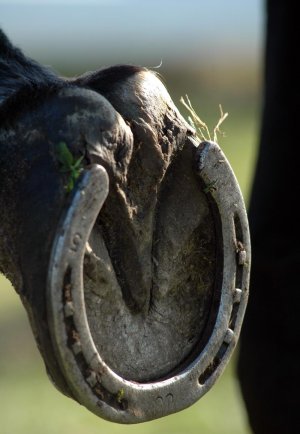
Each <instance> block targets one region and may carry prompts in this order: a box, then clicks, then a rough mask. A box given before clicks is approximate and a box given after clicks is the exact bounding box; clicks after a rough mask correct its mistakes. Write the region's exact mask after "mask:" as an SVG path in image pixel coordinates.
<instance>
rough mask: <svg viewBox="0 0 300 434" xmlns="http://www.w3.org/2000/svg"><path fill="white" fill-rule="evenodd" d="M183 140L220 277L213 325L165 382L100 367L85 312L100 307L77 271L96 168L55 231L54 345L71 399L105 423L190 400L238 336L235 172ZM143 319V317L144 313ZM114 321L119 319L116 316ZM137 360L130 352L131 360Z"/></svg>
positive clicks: (99, 178) (243, 241) (96, 189)
mask: <svg viewBox="0 0 300 434" xmlns="http://www.w3.org/2000/svg"><path fill="white" fill-rule="evenodd" d="M189 140H190V146H194V147H195V148H196V147H197V150H196V154H195V155H196V159H195V163H196V169H195V170H196V172H197V174H198V176H199V189H202V190H203V191H205V192H206V198H207V200H208V201H209V203H210V210H211V217H212V219H213V220H214V224H215V228H216V232H217V241H216V244H215V247H216V250H217V251H216V256H217V257H218V262H219V270H218V274H219V275H218V279H217V280H216V283H215V284H216V287H215V289H214V295H212V297H214V307H213V309H214V310H215V313H216V315H215V318H214V322H213V324H212V323H210V322H208V323H206V328H207V329H206V331H205V332H206V334H208V335H209V337H208V340H207V343H206V345H205V347H204V348H199V351H198V352H197V348H196V350H194V352H193V357H192V358H190V359H189V360H188V363H186V364H183V365H182V364H181V363H180V362H181V361H180V357H179V359H178V366H177V369H176V367H175V369H174V367H173V372H172V370H171V372H170V373H169V374H166V375H165V376H164V378H160V375H159V372H158V374H157V378H156V379H155V378H153V379H152V380H151V381H145V382H143V381H132V380H130V379H128V378H126V376H122V375H118V374H117V373H116V372H115V371H114V370H113V369H112V368H111V366H110V365H109V364H107V363H105V361H104V360H103V355H102V353H101V351H99V350H98V349H97V339H98V334H97V333H96V334H95V333H94V335H93V332H92V331H91V327H90V322H89V319H88V317H89V316H90V315H91V312H90V310H92V311H97V310H98V309H99V304H97V303H94V305H91V304H87V303H86V289H85V288H84V281H83V270H84V257H85V256H86V257H88V256H89V255H90V254H91V248H90V246H89V244H88V240H89V237H90V234H91V232H92V229H93V226H94V223H95V221H96V219H97V216H98V213H99V211H100V209H101V207H102V205H103V202H104V200H105V197H106V195H107V193H108V178H107V175H106V172H105V170H104V169H103V168H102V167H100V166H97V165H95V166H93V167H92V168H91V169H89V170H86V171H85V173H84V175H83V177H82V179H81V182H80V183H79V185H78V188H77V191H76V193H74V195H73V199H72V203H71V205H70V207H69V208H68V209H67V211H66V213H65V216H64V218H63V220H62V222H61V225H60V227H59V228H58V231H57V236H56V240H55V243H54V246H53V251H52V257H51V262H50V266H49V280H48V301H49V304H48V306H49V317H50V318H51V321H50V328H51V334H52V338H53V342H54V343H55V347H56V351H57V355H58V358H59V363H60V366H61V369H62V371H63V374H64V376H65V378H66V379H67V382H68V384H69V386H70V388H71V390H72V392H73V394H74V396H75V398H76V399H77V400H78V401H79V402H81V403H82V404H84V405H85V406H86V407H87V408H89V409H90V410H91V411H92V412H94V413H96V414H97V415H99V416H101V417H103V418H105V419H108V420H111V421H115V422H120V423H137V422H143V421H146V420H151V419H154V418H157V417H161V416H164V415H166V414H170V413H173V412H177V411H179V410H181V409H183V408H185V407H187V406H189V405H191V404H192V403H194V402H195V401H196V400H197V399H199V398H200V397H201V396H202V395H203V394H204V393H206V392H207V391H208V390H209V389H210V387H211V386H212V385H213V384H214V382H215V381H216V379H217V378H218V377H219V375H220V374H221V372H222V371H223V369H224V367H225V366H226V363H227V361H228V359H229V357H230V355H231V353H232V351H233V349H234V347H235V344H236V342H237V339H238V335H239V332H240V327H241V323H242V319H243V315H244V311H245V307H246V302H247V297H248V285H249V282H248V279H249V267H250V242H249V233H248V225H247V218H246V213H245V208H244V204H243V200H242V197H241V193H240V190H239V187H238V185H237V182H236V179H235V177H234V174H233V173H232V170H231V168H230V166H229V164H228V162H227V160H226V158H225V156H224V154H223V153H222V152H221V150H220V148H219V147H218V145H216V144H215V143H209V142H207V143H201V144H200V145H199V146H198V144H197V143H195V142H194V143H193V139H189ZM187 272H188V271H187ZM201 272H205V270H199V278H201ZM99 285H100V288H98V291H99V292H98V300H99V303H101V282H99ZM182 289H183V290H184V288H182ZM216 294H219V296H216ZM88 300H89V298H88ZM95 300H96V299H95ZM95 300H94V301H95ZM116 303H117V300H116ZM199 316H201V312H200V311H199ZM174 318H175V319H176V320H178V318H176V317H174ZM144 320H145V321H146V320H147V318H146V316H144ZM119 321H121V322H122V316H121V315H120V317H119ZM181 321H182V322H183V323H184V321H185V318H184V317H182V318H181ZM168 326H169V327H171V325H170V324H169V325H168ZM204 328H205V327H204ZM129 332H130V330H129ZM99 333H101V327H100V329H99ZM111 339H112V346H113V345H114V340H116V341H117V337H116V331H115V330H114V329H112V330H111ZM167 346H168V342H166V347H167ZM166 352H167V354H168V351H166ZM147 356H148V357H149V358H150V359H151V354H148V355H147V353H145V354H144V355H143V357H145V358H146V360H147ZM139 357H140V355H139V354H136V358H139ZM116 363H120V364H121V363H122V361H121V360H117V361H116Z"/></svg>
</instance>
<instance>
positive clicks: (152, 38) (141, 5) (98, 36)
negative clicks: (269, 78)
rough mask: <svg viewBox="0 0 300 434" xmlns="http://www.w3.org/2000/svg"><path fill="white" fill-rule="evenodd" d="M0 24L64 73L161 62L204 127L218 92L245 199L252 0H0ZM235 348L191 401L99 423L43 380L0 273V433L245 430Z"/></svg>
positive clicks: (253, 138)
mask: <svg viewBox="0 0 300 434" xmlns="http://www.w3.org/2000/svg"><path fill="white" fill-rule="evenodd" d="M50 3H51V4H50ZM0 26H1V27H2V28H3V30H4V31H6V32H7V33H8V35H9V36H10V37H11V39H12V40H13V41H14V42H15V43H16V44H17V45H18V46H20V47H21V48H22V49H23V50H24V51H25V52H26V53H27V54H28V55H30V56H31V57H33V58H35V59H36V60H38V61H40V62H42V63H45V64H48V65H51V66H52V67H53V68H54V69H56V70H57V71H59V72H60V73H61V74H62V75H65V76H71V75H77V74H80V73H82V72H84V71H86V70H92V69H96V68H98V67H100V66H104V65H110V64H116V63H134V64H140V65H145V66H148V67H155V65H159V64H160V63H161V62H162V65H161V66H160V68H159V69H158V70H157V71H158V72H159V73H160V75H161V77H162V80H163V82H164V83H165V85H166V86H167V88H168V90H169V92H170V94H171V96H172V98H173V100H174V102H175V104H176V105H177V106H178V108H179V109H180V111H181V112H182V114H183V115H185V116H186V115H187V113H186V112H185V109H184V107H183V106H181V104H180V103H179V99H180V96H182V95H185V94H188V95H189V97H190V99H191V101H192V103H193V105H194V107H195V109H196V111H197V112H198V114H199V115H200V116H201V118H202V119H203V120H204V121H206V122H207V124H208V125H209V126H210V127H211V129H212V128H213V127H214V125H215V124H216V122H217V120H218V117H219V109H218V104H219V103H221V104H222V106H223V110H224V111H227V112H229V117H228V119H227V120H226V121H225V123H224V125H223V128H222V129H223V131H224V132H225V136H224V137H220V140H219V142H220V145H221V147H222V148H223V150H224V152H225V154H226V156H227V158H228V159H229V161H230V163H231V165H232V167H233V169H234V171H235V173H236V176H237V178H238V181H239V183H240V186H241V189H242V191H243V194H244V197H245V201H246V203H248V199H249V193H250V189H251V183H252V176H253V170H254V165H255V159H256V149H257V143H258V136H259V118H260V110H261V69H262V68H261V52H262V48H261V47H262V39H263V38H262V35H263V3H261V2H260V1H259V0H252V1H251V2H241V1H239V0H226V2H225V1H223V0H211V1H204V0H195V1H193V0H186V1H183V0H182V1H175V0H174V1H171V0H166V1H162V0H161V1H158V0H152V1H150V0H149V1H148V0H145V1H138V0H111V1H108V0H106V1H105V0H99V1H96V0H95V1H93V0H86V1H85V2H84V1H83V0H82V1H81V0H77V1H76V0H74V1H72V0H69V1H68V0H65V1H64V2H60V1H55V0H54V1H52V2H50V1H47V0H40V1H39V2H38V1H36V2H35V1H30V0H23V1H22V0H19V1H18V2H14V1H10V2H8V1H3V0H0ZM0 218H1V217H0ZM235 359H236V356H235V357H234V358H233V360H232V362H231V363H230V365H229V366H228V368H227V369H226V372H225V374H224V375H223V376H222V378H221V379H220V380H219V381H218V383H217V384H216V385H215V387H214V388H213V389H212V390H211V391H210V392H209V393H208V394H207V395H206V396H205V397H204V398H202V399H201V400H200V401H199V402H198V403H196V404H195V405H193V406H192V407H191V408H189V409H187V410H185V411H183V412H181V413H179V414H176V415H172V416H168V417H166V418H163V419H160V420H157V421H153V422H148V423H144V424H141V425H137V426H121V425H117V424H113V423H108V422H106V421H103V420H101V419H98V418H97V417H96V416H94V415H92V414H90V413H89V412H88V411H87V410H85V409H84V408H83V407H81V406H79V405H78V404H76V403H75V402H73V401H71V400H70V399H68V398H66V397H64V396H62V395H61V394H60V393H59V392H57V391H56V389H55V388H54V387H53V386H52V384H51V383H50V381H49V380H48V378H47V376H46V373H45V370H44V366H43V363H42V360H41V357H40V355H39V353H38V351H37V349H36V346H35V343H34V340H33V337H32V333H31V330H30V327H29V324H28V320H27V317H26V314H25V310H24V309H23V307H22V305H21V303H20V301H19V298H18V296H17V295H16V294H15V293H14V290H13V289H12V287H11V286H10V284H9V282H8V281H7V280H6V279H5V278H4V277H3V276H0V434H41V433H43V434H54V433H67V432H72V434H96V433H105V434H126V433H132V434H134V433H138V434H150V433H158V432H161V433H164V434H169V433H170V434H171V433H172V434H195V433H197V434H198V433H199V434H200V433H203V434H227V433H228V434H229V433H230V434H247V433H248V434H250V430H249V427H248V424H247V416H246V413H245V409H244V405H243V402H242V399H241V395H240V390H239V385H238V382H237V379H236V376H235Z"/></svg>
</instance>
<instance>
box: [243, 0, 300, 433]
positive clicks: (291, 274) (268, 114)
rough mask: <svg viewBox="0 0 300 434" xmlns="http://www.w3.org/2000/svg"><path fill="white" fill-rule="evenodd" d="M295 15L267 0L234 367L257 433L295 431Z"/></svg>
mask: <svg viewBox="0 0 300 434" xmlns="http://www.w3.org/2000/svg"><path fill="white" fill-rule="evenodd" d="M296 16H297V15H296V11H295V2H293V1H287V0H268V1H267V37H266V53H265V89H264V109H263V118H262V130H261V140H260V151H259V156H258V163H257V168H256V175H255V180H254V186H253V191H252V197H251V201H250V212H249V217H250V229H251V236H252V249H253V263H252V276H251V285H250V289H251V293H250V301H249V305H248V310H247V313H246V319H245V323H244V328H243V330H242V339H241V347H240V356H239V365H238V372H239V377H240V381H241V386H242V393H243V396H244V399H245V402H246V406H247V410H248V415H249V419H250V424H251V426H252V429H253V430H254V432H255V433H258V434H260V433H261V434H269V433H270V434H277V433H278V434H285V433H286V434H292V433H299V432H300V413H299V386H300V384H299V355H300V352H299V337H300V327H299V314H298V313H299V304H300V290H299V289H300V288H299V266H300V248H299V242H300V237H299V214H298V212H297V211H296V206H297V205H298V201H299V197H300V194H299V193H300V188H299V186H300V182H299V148H300V147H299V143H298V140H297V125H298V119H297V106H299V100H298V98H299V97H298V95H297V89H298V80H299V67H298V66H297V65H296V57H297V56H296V52H297V48H296V49H295V50H294V48H295V43H296V38H295V29H296V26H297V23H296Z"/></svg>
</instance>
